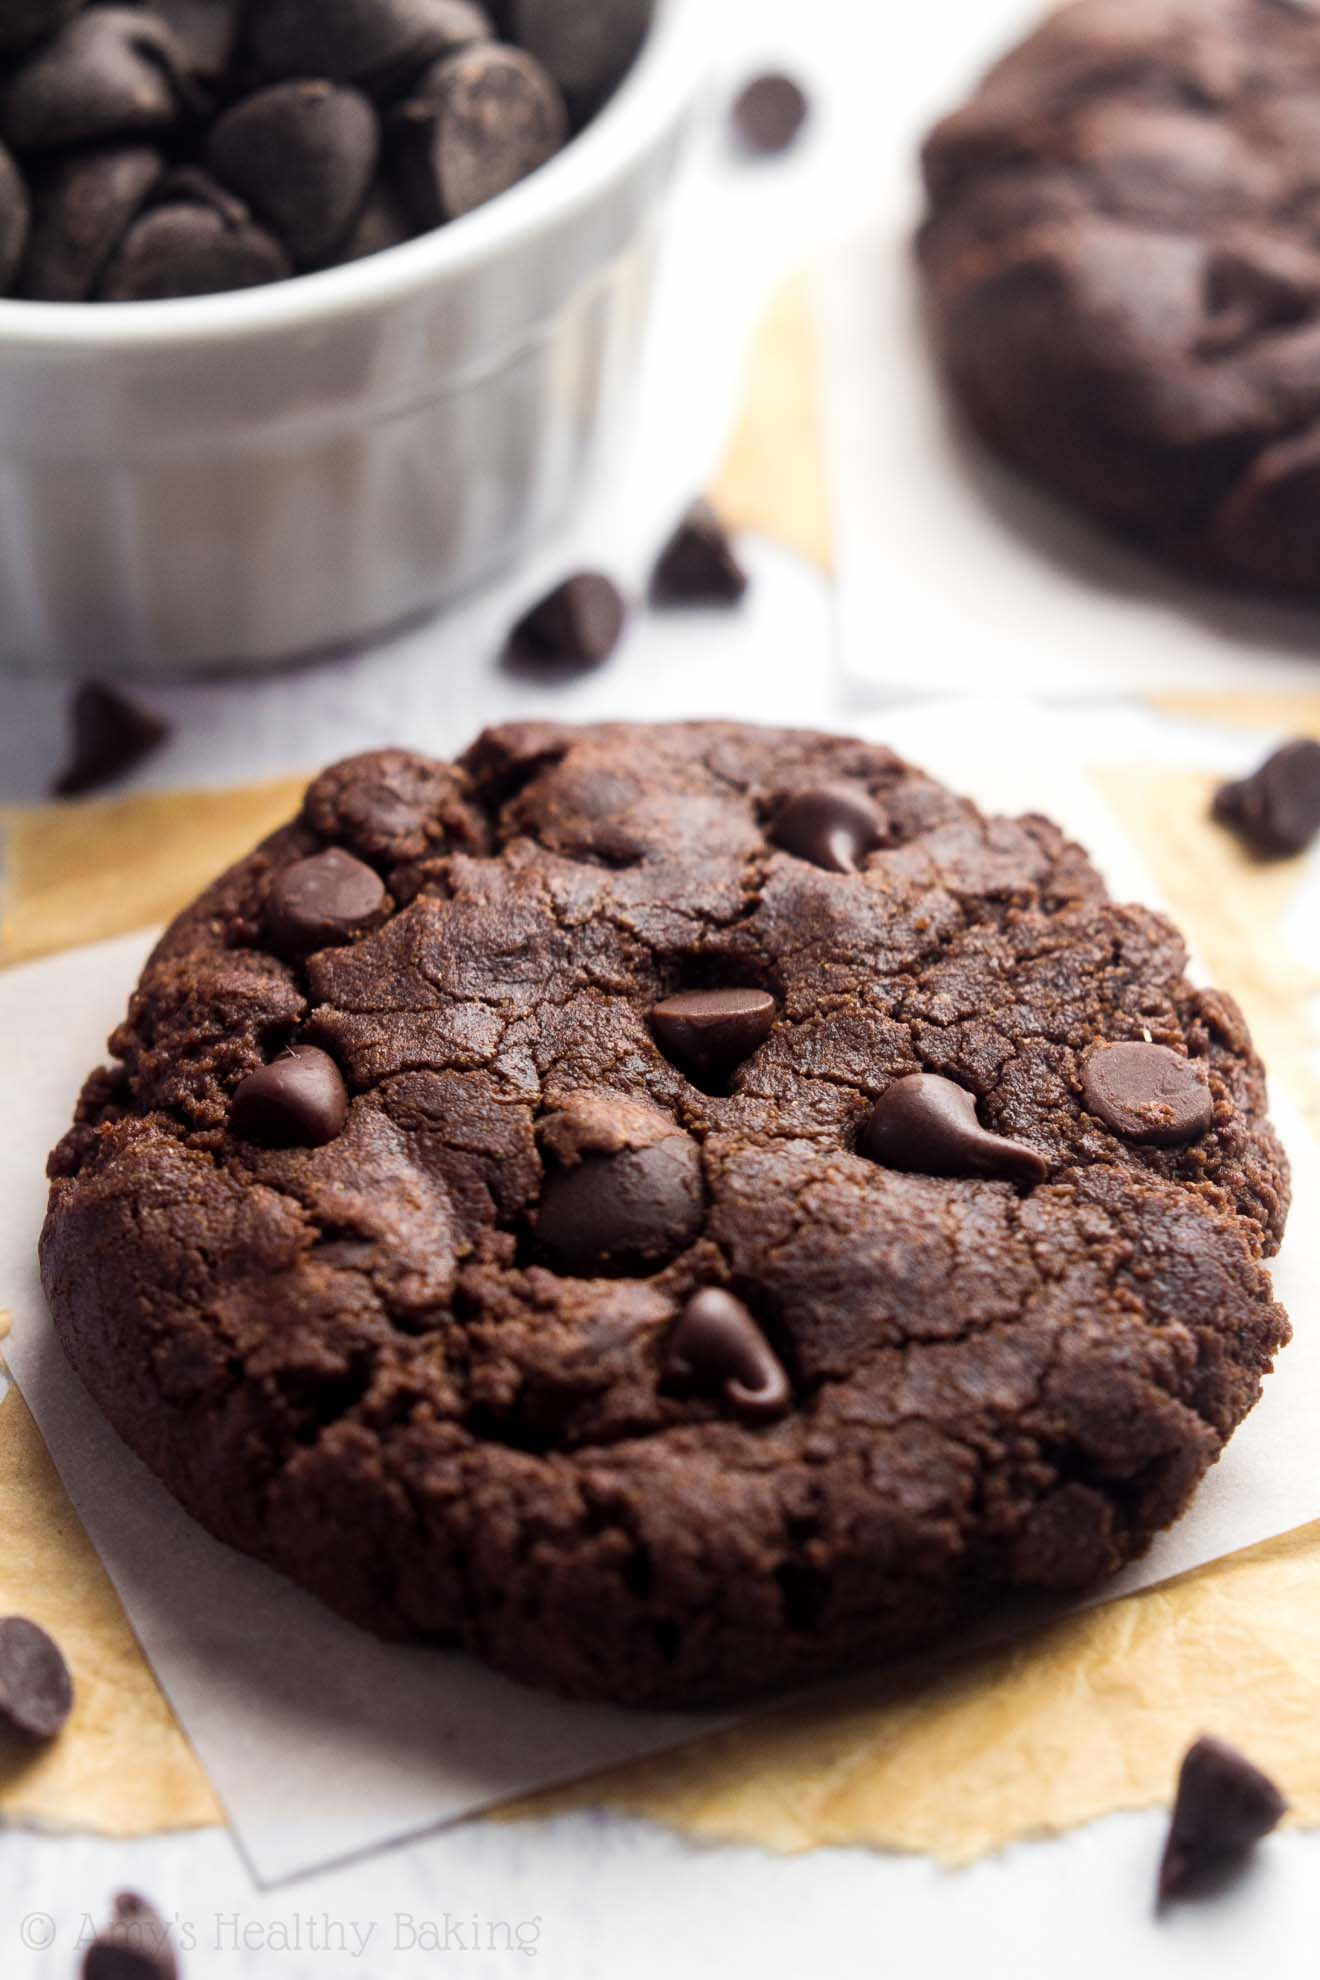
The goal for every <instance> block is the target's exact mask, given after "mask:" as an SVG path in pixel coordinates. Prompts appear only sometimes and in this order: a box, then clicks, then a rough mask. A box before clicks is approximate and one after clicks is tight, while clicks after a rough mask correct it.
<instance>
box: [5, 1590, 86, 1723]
mask: <svg viewBox="0 0 1320 1980" xmlns="http://www.w3.org/2000/svg"><path fill="white" fill-rule="evenodd" d="M72 1710H73V1679H72V1678H71V1677H70V1676H69V1667H68V1665H67V1664H66V1663H65V1661H64V1658H63V1656H62V1655H61V1654H60V1649H59V1645H58V1644H57V1643H55V1642H54V1641H53V1640H52V1639H51V1638H50V1637H49V1636H47V1634H46V1632H45V1630H44V1629H39V1628H38V1627H37V1625H36V1623H34V1622H29V1621H28V1620H27V1618H26V1617H25V1616H6V1617H5V1618H4V1620H3V1621H2V1622H0V1728H3V1730H4V1731H6V1732H10V1733H16V1734H17V1735H18V1736H19V1737H20V1738H22V1739H33V1740H47V1739H54V1738H55V1736H56V1734H57V1733H59V1732H61V1731H62V1730H63V1728H64V1726H65V1724H66V1722H67V1720H68V1717H69V1714H70V1712H72Z"/></svg>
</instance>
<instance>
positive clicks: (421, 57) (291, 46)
mask: <svg viewBox="0 0 1320 1980" xmlns="http://www.w3.org/2000/svg"><path fill="white" fill-rule="evenodd" d="M250 13H251V21H250V26H249V36H250V39H251V43H252V51H253V55H254V58H255V60H256V63H257V67H258V68H259V69H260V71H261V73H262V74H263V75H266V76H271V77H275V76H279V77H285V76H329V77H331V78H332V79H333V80H336V81H350V82H363V81H374V79H375V78H376V77H378V76H385V75H387V74H389V73H391V72H397V71H399V70H404V71H406V70H407V69H408V68H409V67H411V68H414V69H416V68H420V67H422V66H423V65H424V64H425V63H427V62H434V61H437V60H438V59H439V58H440V57H441V56H443V55H447V54H452V53H453V52H455V51H456V50H457V49H459V48H463V47H466V46H468V45H469V44H471V43H472V42H476V41H485V40H488V39H489V38H490V35H491V32H492V29H491V24H490V20H489V17H488V16H487V15H486V13H485V11H484V10H483V9H482V8H481V7H479V6H473V5H470V4H469V0H316V5H315V6H309V5H308V4H307V0H262V4H261V5H260V6H256V7H253V8H251V9H250Z"/></svg>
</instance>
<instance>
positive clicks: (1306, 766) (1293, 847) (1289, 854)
mask: <svg viewBox="0 0 1320 1980" xmlns="http://www.w3.org/2000/svg"><path fill="white" fill-rule="evenodd" d="M1214 815H1215V817H1216V818H1217V819H1218V821H1219V823H1220V824H1221V825H1227V826H1228V828H1229V829H1230V831H1233V832H1236V834H1237V836H1238V837H1239V838H1240V839H1241V840H1242V842H1243V844H1244V845H1245V846H1247V847H1248V848H1249V849H1250V851H1252V852H1253V853H1255V854H1256V856H1257V858H1258V859H1291V858H1293V857H1294V856H1295V855H1296V854H1297V853H1301V852H1305V851H1306V849H1307V847H1308V846H1309V845H1311V844H1312V843H1313V841H1314V840H1315V838H1316V836H1317V834H1320V743H1317V742H1311V741H1307V740H1303V741H1300V742H1291V743H1285V745H1284V747H1283V748H1282V749H1278V750H1275V752H1274V754H1273V756H1271V757H1269V758H1267V760H1266V761H1265V762H1264V763H1262V764H1261V766H1260V769H1259V770H1257V771H1256V773H1255V775H1254V776H1251V777H1246V778H1244V779H1243V780H1242V782H1241V783H1237V784H1225V785H1224V787H1223V789H1222V790H1220V791H1219V792H1218V793H1217V794H1216V796H1215V802H1214Z"/></svg>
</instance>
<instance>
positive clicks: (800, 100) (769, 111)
mask: <svg viewBox="0 0 1320 1980" xmlns="http://www.w3.org/2000/svg"><path fill="white" fill-rule="evenodd" d="M808 108H809V106H808V103H807V98H806V94H805V92H804V90H803V88H802V86H801V84H800V83H796V82H794V80H793V78H792V77H791V76H783V75H766V76H757V77H756V79H755V81H753V82H749V83H748V85H747V87H746V88H745V89H744V90H743V91H742V92H741V94H740V95H739V96H738V98H737V100H736V101H735V103H734V106H733V121H734V127H735V129H736V130H737V133H738V136H739V137H740V138H741V139H742V142H743V143H744V144H745V145H746V146H747V149H748V150H749V151H759V152H765V153H770V152H776V151H787V150H788V147H789V146H790V145H791V144H792V143H793V141H794V139H795V138H796V137H797V136H798V133H799V132H800V131H801V129H802V126H803V125H804V124H805V123H806V121H807V113H808Z"/></svg>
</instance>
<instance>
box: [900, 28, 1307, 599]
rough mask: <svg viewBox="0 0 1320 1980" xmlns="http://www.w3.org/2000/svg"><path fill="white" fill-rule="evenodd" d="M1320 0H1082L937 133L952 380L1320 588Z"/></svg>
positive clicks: (937, 281) (938, 298) (1216, 537)
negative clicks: (1318, 526)
mask: <svg viewBox="0 0 1320 1980" xmlns="http://www.w3.org/2000/svg"><path fill="white" fill-rule="evenodd" d="M1318 92H1320V11H1317V10H1316V9H1315V8H1314V7H1312V6H1309V5H1303V4H1299V3H1298V0H1075V4H1073V5H1071V6H1069V7H1066V8H1064V9H1063V10H1062V11H1060V12H1059V13H1057V14H1054V15H1052V16H1051V17H1050V18H1049V19H1048V20H1047V21H1046V22H1045V23H1044V24H1043V25H1042V26H1041V27H1040V28H1039V29H1038V30H1037V32H1036V33H1035V34H1033V35H1032V36H1031V37H1030V39H1029V40H1027V41H1026V42H1024V43H1023V44H1022V45H1021V46H1020V47H1019V48H1017V49H1015V50H1014V51H1013V52H1012V53H1011V54H1010V55H1008V56H1007V57H1006V58H1005V59H1004V60H1003V61H1001V62H1000V63H999V64H998V66H997V67H996V68H994V69H992V70H991V72H990V74H989V75H988V76H987V77H986V79H985V81H984V82H983V83H982V85H981V87H980V89H979V90H978V92H977V94H976V95H975V96H974V97H973V98H972V100H971V102H970V103H969V104H967V105H966V107H965V108H963V109H962V110H960V111H958V112H957V113H956V114H955V115H953V116H951V117H949V118H948V119H947V120H946V121H945V122H944V123H942V124H940V125H939V126H938V127H937V129H936V130H935V131H934V132H933V133H932V135H931V137H930V138H929V140H928V141H927V144H926V147H925V154H924V162H925V173H926V184H927V188H928V191H929V216H928V218H927V220H926V223H925V226H924V228H923V231H922V234H921V238H920V256H921V263H922V266H923V269H924V274H925V281H926V286H927V290H928V295H929V302H930V318H931V323H932V326H933V334H934V340H935V344H936V347H937V350H938V354H939V360H940V363H941V365H942V366H943V369H944V371H945V372H946V374H947V377H948V381H949V384H950V386H951V388H952V391H953V394H954V397H955V398H956V400H957V402H958V403H959V405H960V406H961V407H962V408H963V410H964V411H965V412H966V414H967V415H968V417H969V418H970V420H971V422H972V424H973V425H974V426H975V427H976V428H977V430H978V431H979V432H980V433H981V435H982V436H983V437H984V438H985V439H986V440H987V441H988V442H989V443H990V445H991V446H992V447H994V448H995V449H997V450H998V451H999V452H1000V453H1001V454H1002V455H1004V456H1005V458H1006V459H1008V460H1009V461H1010V462H1012V463H1013V464H1014V465H1016V466H1017V467H1019V468H1022V469H1025V470H1026V472H1027V473H1028V474H1030V475H1032V476H1034V477H1035V478H1036V479H1038V480H1039V481H1041V482H1043V483H1045V484H1046V485H1047V486H1048V487H1050V488H1051V489H1054V490H1057V491H1058V492H1059V493H1060V494H1062V495H1064V496H1066V497H1067V498H1068V499H1069V500H1070V501H1072V502H1075V503H1077V504H1078V505H1079V506H1080V507H1082V508H1083V509H1086V510H1088V511H1089V512H1090V513H1091V514H1093V515H1094V516H1097V517H1099V518H1100V519H1101V520H1102V521H1103V522H1105V523H1107V524H1109V525H1112V526H1113V527H1114V528H1115V529H1117V530H1119V531H1120V532H1122V533H1123V534H1124V535H1125V536H1127V537H1129V538H1131V539H1134V540H1135V541H1136V542H1138V543H1140V544H1142V545H1144V546H1146V547H1148V548H1149V549H1151V550H1153V551H1155V552H1156V553H1158V554H1159V555H1161V556H1163V557H1165V558H1167V559H1170V560H1173V561H1174V562H1176V563H1178V564H1180V565H1184V566H1188V567H1191V568H1193V569H1196V570H1200V571H1202V572H1206V573H1210V574H1214V575H1217V576H1219V577H1221V578H1224V579H1227V580H1229V581H1231V582H1233V583H1235V584H1238V585H1241V586H1244V587H1248V588H1260V589H1265V590H1269V591H1274V592H1288V593H1301V594H1305V595H1309V596H1315V595H1320V562H1318V561H1317V559H1316V556H1315V550H1314V523H1313V514H1314V508H1315V502H1316V499H1317V489H1318V488H1320V425H1318V424H1317V418H1318V416H1320V116H1318V115H1317V111H1316V101H1317V94H1318Z"/></svg>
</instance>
